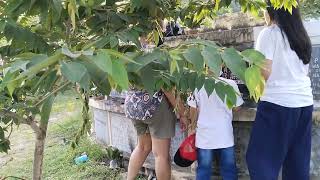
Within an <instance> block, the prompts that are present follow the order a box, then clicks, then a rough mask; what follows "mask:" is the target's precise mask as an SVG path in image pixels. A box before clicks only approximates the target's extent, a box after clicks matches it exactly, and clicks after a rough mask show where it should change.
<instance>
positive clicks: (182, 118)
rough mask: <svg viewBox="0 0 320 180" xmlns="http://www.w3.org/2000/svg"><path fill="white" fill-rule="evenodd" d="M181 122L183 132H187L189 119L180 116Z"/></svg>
mask: <svg viewBox="0 0 320 180" xmlns="http://www.w3.org/2000/svg"><path fill="white" fill-rule="evenodd" d="M179 122H180V129H181V131H186V130H187V127H188V119H187V117H186V116H180V119H179Z"/></svg>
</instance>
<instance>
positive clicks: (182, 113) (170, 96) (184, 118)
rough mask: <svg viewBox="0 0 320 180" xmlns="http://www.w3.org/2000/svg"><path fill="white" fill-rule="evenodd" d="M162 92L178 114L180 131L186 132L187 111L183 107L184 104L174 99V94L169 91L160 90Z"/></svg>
mask: <svg viewBox="0 0 320 180" xmlns="http://www.w3.org/2000/svg"><path fill="white" fill-rule="evenodd" d="M162 91H163V92H164V94H165V95H166V97H167V99H168V101H169V103H170V104H171V105H172V106H173V107H175V108H177V112H178V114H179V116H180V117H179V119H180V123H181V124H180V126H181V129H182V130H186V128H187V125H188V124H187V123H188V122H187V121H188V120H187V111H186V108H185V107H184V104H183V102H182V100H181V99H180V98H178V99H176V97H175V96H174V94H173V93H172V92H170V91H165V90H162Z"/></svg>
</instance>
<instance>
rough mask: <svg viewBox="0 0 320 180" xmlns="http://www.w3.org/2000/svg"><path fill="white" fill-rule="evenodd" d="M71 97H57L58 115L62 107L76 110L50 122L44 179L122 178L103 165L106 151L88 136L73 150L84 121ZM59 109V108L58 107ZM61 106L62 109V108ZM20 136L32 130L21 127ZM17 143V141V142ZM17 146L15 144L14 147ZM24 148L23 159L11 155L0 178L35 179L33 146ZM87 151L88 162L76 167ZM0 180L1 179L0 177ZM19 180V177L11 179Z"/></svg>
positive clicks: (20, 137) (31, 144)
mask: <svg viewBox="0 0 320 180" xmlns="http://www.w3.org/2000/svg"><path fill="white" fill-rule="evenodd" d="M74 97H75V96H73V95H72V94H71V95H69V96H66V97H58V98H57V100H56V102H55V108H56V111H55V112H54V113H53V115H52V116H55V113H59V114H61V113H62V114H63V115H64V113H63V109H64V110H65V108H63V104H69V103H70V104H71V103H73V104H74V108H73V111H75V113H73V114H71V115H70V112H69V115H65V116H60V115H59V117H62V118H61V119H59V118H58V119H57V118H56V120H54V121H52V122H51V121H50V123H49V128H48V135H47V140H46V148H45V156H44V164H43V165H44V166H43V178H44V179H57V180H58V179H59V180H60V179H70V180H71V179H72V180H78V179H94V180H96V179H108V180H117V179H120V178H121V177H120V173H121V172H122V170H111V169H108V168H107V166H105V165H103V164H101V161H102V160H103V159H104V158H105V157H106V150H105V149H104V148H102V147H101V146H100V145H98V144H96V143H95V142H92V141H91V140H90V139H89V138H88V137H86V136H84V137H82V138H81V140H80V142H79V145H78V146H77V147H76V148H75V149H72V148H71V142H72V141H73V140H74V137H75V135H76V134H77V132H78V130H79V128H80V126H81V124H82V122H81V114H80V112H79V111H77V106H79V104H77V100H75V98H74ZM57 106H58V107H57ZM60 106H61V107H60ZM15 133H16V135H17V136H15V137H13V138H19V139H20V140H21V139H23V138H24V137H29V136H30V134H31V135H32V131H31V130H30V128H27V127H25V128H21V129H19V130H18V131H17V132H15ZM33 139H34V138H30V137H29V138H28V140H27V141H29V142H30V141H33ZM17 142H18V141H17ZM13 146H15V144H13ZM25 146H28V147H24V148H25V149H26V150H24V152H19V153H23V154H22V157H19V158H16V157H15V153H12V154H10V153H9V154H8V156H12V159H13V160H12V161H10V162H8V163H7V164H6V165H4V166H3V167H1V168H0V177H1V176H2V177H6V176H15V177H19V178H24V179H31V177H32V160H33V150H34V146H33V143H28V144H27V143H26V145H25ZM83 152H86V153H87V155H88V157H89V161H88V162H86V163H84V164H81V165H76V164H75V163H74V158H75V157H77V156H79V155H81V153H83ZM0 179H1V178H0ZM8 179H16V178H13V177H12V178H8Z"/></svg>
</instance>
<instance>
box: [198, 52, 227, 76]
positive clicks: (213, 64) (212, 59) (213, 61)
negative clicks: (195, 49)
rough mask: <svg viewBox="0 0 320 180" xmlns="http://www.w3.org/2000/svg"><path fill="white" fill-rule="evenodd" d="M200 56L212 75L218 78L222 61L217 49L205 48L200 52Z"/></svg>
mask: <svg viewBox="0 0 320 180" xmlns="http://www.w3.org/2000/svg"><path fill="white" fill-rule="evenodd" d="M201 54H202V56H203V58H204V61H205V62H206V64H207V65H208V66H209V68H210V69H211V71H213V73H214V75H215V76H217V77H218V76H219V75H220V71H221V66H222V59H221V55H220V53H219V52H218V49H216V48H214V47H210V46H206V47H205V48H204V49H203V50H202V52H201Z"/></svg>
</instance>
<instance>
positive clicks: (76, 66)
mask: <svg viewBox="0 0 320 180" xmlns="http://www.w3.org/2000/svg"><path fill="white" fill-rule="evenodd" d="M86 72H87V69H86V68H85V67H84V66H83V65H82V64H80V63H78V62H68V63H64V62H61V73H62V75H63V76H64V77H66V78H67V79H68V80H69V81H71V82H73V83H76V82H78V83H79V82H80V81H81V79H82V78H83V77H84V76H85V74H86Z"/></svg>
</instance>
